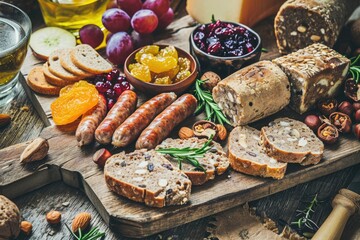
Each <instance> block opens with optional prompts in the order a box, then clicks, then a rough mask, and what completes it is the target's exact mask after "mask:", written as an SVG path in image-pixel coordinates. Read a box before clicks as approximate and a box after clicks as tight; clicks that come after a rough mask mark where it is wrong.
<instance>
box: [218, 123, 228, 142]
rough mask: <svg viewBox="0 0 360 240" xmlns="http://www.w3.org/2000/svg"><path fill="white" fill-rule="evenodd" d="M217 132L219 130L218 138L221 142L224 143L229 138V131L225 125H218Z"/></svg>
mask: <svg viewBox="0 0 360 240" xmlns="http://www.w3.org/2000/svg"><path fill="white" fill-rule="evenodd" d="M216 127H217V130H218V138H219V139H220V140H221V141H224V140H225V139H226V137H227V130H226V128H225V126H224V125H221V124H216Z"/></svg>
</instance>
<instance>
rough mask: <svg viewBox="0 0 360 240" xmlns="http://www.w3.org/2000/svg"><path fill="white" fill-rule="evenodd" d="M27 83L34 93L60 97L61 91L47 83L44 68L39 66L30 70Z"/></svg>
mask: <svg viewBox="0 0 360 240" xmlns="http://www.w3.org/2000/svg"><path fill="white" fill-rule="evenodd" d="M26 83H27V85H28V86H29V87H30V88H31V89H32V90H33V91H34V92H37V93H40V94H45V95H58V94H59V92H60V89H61V88H60V87H58V86H54V85H51V84H49V83H48V82H47V81H46V79H45V75H44V71H43V67H42V66H37V67H34V68H32V69H31V70H30V72H29V74H28V76H27V78H26Z"/></svg>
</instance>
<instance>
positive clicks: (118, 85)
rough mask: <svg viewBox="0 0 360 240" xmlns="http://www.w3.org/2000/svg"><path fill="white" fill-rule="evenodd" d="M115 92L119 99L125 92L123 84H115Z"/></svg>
mask: <svg viewBox="0 0 360 240" xmlns="http://www.w3.org/2000/svg"><path fill="white" fill-rule="evenodd" d="M113 90H114V92H115V94H116V96H117V97H119V96H120V95H121V93H122V92H123V90H122V87H121V84H120V83H115V85H114V87H113Z"/></svg>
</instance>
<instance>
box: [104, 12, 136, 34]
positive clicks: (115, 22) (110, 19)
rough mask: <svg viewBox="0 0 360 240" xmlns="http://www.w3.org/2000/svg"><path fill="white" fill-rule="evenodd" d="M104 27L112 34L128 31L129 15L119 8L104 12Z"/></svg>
mask: <svg viewBox="0 0 360 240" xmlns="http://www.w3.org/2000/svg"><path fill="white" fill-rule="evenodd" d="M101 20H102V23H103V24H104V27H105V28H106V29H107V30H109V31H110V32H112V33H116V32H121V31H125V32H126V31H128V30H129V28H130V17H129V15H128V14H127V13H126V12H125V11H123V10H121V9H118V8H111V9H108V10H106V11H105V12H104V14H103V16H102V19H101Z"/></svg>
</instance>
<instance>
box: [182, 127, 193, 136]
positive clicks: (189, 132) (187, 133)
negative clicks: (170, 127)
mask: <svg viewBox="0 0 360 240" xmlns="http://www.w3.org/2000/svg"><path fill="white" fill-rule="evenodd" d="M193 136H194V132H193V130H192V129H191V128H188V127H182V128H180V130H179V138H181V139H188V138H191V137H193Z"/></svg>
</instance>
